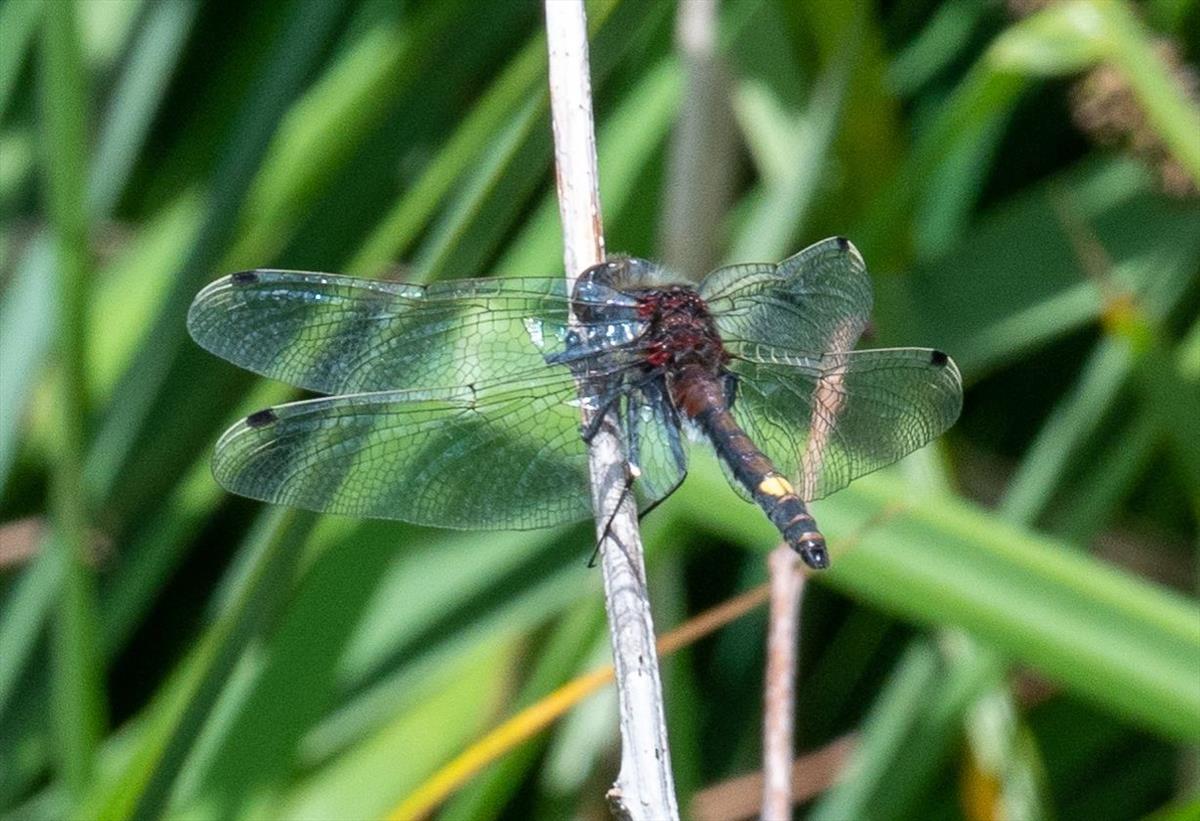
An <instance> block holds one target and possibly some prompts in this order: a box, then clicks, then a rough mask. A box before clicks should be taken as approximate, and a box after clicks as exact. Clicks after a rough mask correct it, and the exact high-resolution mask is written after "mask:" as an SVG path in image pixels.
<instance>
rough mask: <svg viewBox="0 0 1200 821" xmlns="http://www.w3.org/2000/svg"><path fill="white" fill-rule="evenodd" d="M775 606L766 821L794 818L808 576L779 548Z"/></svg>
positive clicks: (773, 573) (774, 557) (768, 686)
mask: <svg viewBox="0 0 1200 821" xmlns="http://www.w3.org/2000/svg"><path fill="white" fill-rule="evenodd" d="M767 565H768V567H769V568H770V577H771V605H770V608H769V615H768V621H767V672H766V682H765V692H764V695H763V785H762V787H763V799H762V800H763V804H762V806H763V811H762V817H763V818H765V819H767V821H776V819H784V818H791V817H792V743H793V742H792V729H793V716H794V715H795V708H796V687H795V678H796V622H797V612H798V610H799V605H800V591H801V590H802V589H803V587H804V576H803V575H802V574H800V573H797V572H796V553H795V551H793V550H792V549H791V548H790V547H788V546H787V545H780V546H779V547H777V548H775V549H774V550H772V551H771V554H770V555H769V556H768V557H767Z"/></svg>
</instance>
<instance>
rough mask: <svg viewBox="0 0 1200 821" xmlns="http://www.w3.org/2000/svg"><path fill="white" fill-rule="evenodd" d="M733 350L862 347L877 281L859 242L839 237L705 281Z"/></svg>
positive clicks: (705, 290)
mask: <svg viewBox="0 0 1200 821" xmlns="http://www.w3.org/2000/svg"><path fill="white" fill-rule="evenodd" d="M700 295H701V296H702V297H703V298H704V300H705V302H706V303H707V304H708V307H709V309H710V310H711V311H712V312H713V314H714V316H715V317H716V322H717V329H718V331H719V332H720V334H721V338H722V340H723V341H724V343H725V347H726V349H727V350H728V351H729V352H730V353H731V354H733V355H735V356H738V355H741V354H742V353H743V352H745V351H746V350H748V349H750V348H752V347H753V346H754V345H756V344H765V345H778V346H781V347H786V348H791V349H794V350H802V351H808V352H811V353H814V354H820V353H824V352H825V351H834V350H837V351H845V350H850V349H851V348H853V347H854V343H855V342H856V341H857V339H858V337H859V336H860V335H861V334H862V331H863V329H864V328H865V327H866V325H867V322H868V320H869V319H870V316H871V281H870V278H869V277H868V276H867V270H866V265H865V264H864V263H863V259H862V256H861V255H860V254H859V253H858V250H857V249H856V248H855V247H854V245H853V244H852V243H851V242H850V241H849V240H846V239H844V238H842V237H833V238H831V239H826V240H822V241H821V242H818V243H816V244H814V245H810V246H809V247H808V248H805V249H804V250H803V251H801V252H800V253H798V254H795V255H794V256H791V257H789V258H787V259H785V260H784V261H783V262H780V263H779V264H778V265H767V264H752V265H731V266H729V267H727V268H719V269H717V270H716V271H713V272H712V273H711V274H709V275H708V276H707V277H705V278H704V281H703V282H701V283H700Z"/></svg>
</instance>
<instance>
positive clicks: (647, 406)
mask: <svg viewBox="0 0 1200 821" xmlns="http://www.w3.org/2000/svg"><path fill="white" fill-rule="evenodd" d="M621 421H622V423H623V430H624V431H625V442H626V445H625V451H626V455H627V457H628V460H629V464H630V465H632V466H633V468H634V469H635V471H636V475H637V478H636V480H635V481H634V485H633V487H634V493H635V494H636V496H637V499H638V507H639V508H640V509H642V510H646V509H648V508H650V507H652V506H653V505H654V504H655V503H657V502H658V501H659V500H661V499H665V498H666V497H667V496H670V495H671V493H672V492H674V490H675V489H676V488H677V487H679V485H680V483H681V482H683V478H684V476H686V475H687V446H686V444H685V442H684V440H683V436H682V435H681V430H680V421H679V417H678V414H677V412H676V410H675V406H674V405H673V404H672V403H671V401H670V399H669V398H668V396H667V390H666V386H665V384H664V383H663V382H662V380H661V379H659V380H654V381H652V382H649V383H647V384H643V385H639V386H636V387H633V388H631V389H630V390H629V391H628V392H627V393H626V395H625V402H624V404H623V405H622V407H621Z"/></svg>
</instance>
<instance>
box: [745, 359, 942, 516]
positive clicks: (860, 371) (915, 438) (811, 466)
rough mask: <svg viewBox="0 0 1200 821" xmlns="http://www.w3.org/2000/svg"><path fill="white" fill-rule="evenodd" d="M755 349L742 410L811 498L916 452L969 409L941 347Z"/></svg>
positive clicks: (750, 428) (749, 427) (752, 431)
mask: <svg viewBox="0 0 1200 821" xmlns="http://www.w3.org/2000/svg"><path fill="white" fill-rule="evenodd" d="M745 353H746V355H745V356H744V357H743V358H742V359H739V360H737V361H735V362H734V363H732V366H731V367H732V370H733V371H734V372H735V373H737V375H738V377H739V379H738V393H737V399H736V400H735V402H734V406H733V413H734V416H735V418H737V420H738V422H739V424H741V426H742V427H743V429H744V430H745V431H746V432H747V433H748V434H749V435H750V436H751V438H752V439H753V440H754V441H755V442H756V443H757V444H758V446H759V447H760V448H761V449H762V450H763V452H764V453H766V454H767V456H769V457H770V458H771V460H772V461H774V462H775V464H776V466H777V467H778V468H779V469H780V470H781V471H783V472H785V473H787V474H788V475H789V476H791V477H792V478H793V479H794V480H795V482H796V488H797V492H798V493H799V494H800V495H801V497H802V498H805V499H820V498H822V497H824V496H828V495H829V494H830V493H833V492H834V491H835V490H839V489H841V488H843V487H845V486H846V485H847V484H849V483H850V481H851V480H853V479H856V478H857V477H859V476H862V475H864V474H867V473H870V472H871V471H874V470H878V469H879V468H881V467H884V466H885V465H889V464H891V463H893V462H895V461H897V460H898V459H900V458H901V457H903V456H905V455H907V454H909V453H911V452H913V451H914V450H916V449H917V448H919V447H921V446H922V445H924V444H926V443H927V442H929V441H930V440H932V439H934V438H935V437H937V436H938V435H940V434H941V433H942V432H943V431H945V430H946V429H947V428H949V427H950V425H951V424H953V423H954V420H955V419H957V418H958V414H959V411H960V410H961V409H962V378H961V376H960V375H959V372H958V367H957V366H956V365H955V364H954V361H953V360H951V359H950V358H949V357H948V356H946V355H945V354H944V353H942V352H940V351H934V350H930V349H927V348H892V349H883V350H864V351H853V352H837V353H828V354H824V355H821V356H815V355H811V354H807V353H804V352H802V351H795V350H791V349H786V348H777V347H772V346H766V345H759V346H755V347H753V348H748V349H747V351H746V352H745Z"/></svg>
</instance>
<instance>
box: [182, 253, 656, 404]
mask: <svg viewBox="0 0 1200 821" xmlns="http://www.w3.org/2000/svg"><path fill="white" fill-rule="evenodd" d="M602 296H603V297H604V298H605V300H606V304H609V305H611V304H618V305H619V304H626V303H628V304H629V305H633V304H635V302H634V300H633V298H632V297H628V296H626V295H624V294H621V293H619V292H616V291H612V292H606V293H605V294H603V295H602ZM569 304H570V301H569V300H568V298H567V293H566V284H565V281H564V280H563V279H562V278H561V277H546V278H523V279H518V278H511V279H510V278H495V279H466V280H453V281H447V282H438V283H434V284H430V285H411V284H405V283H396V282H376V281H372V280H365V279H359V278H356V277H347V276H338V275H334V274H315V273H303V272H296V271H273V270H259V271H250V272H245V273H241V274H234V275H233V276H228V277H224V278H222V279H219V280H217V281H216V282H214V283H212V284H211V285H209V286H208V287H207V288H205V289H204V290H203V291H201V292H200V293H199V294H198V295H197V296H196V299H195V302H193V304H192V307H191V310H190V311H189V312H188V329H189V330H190V331H191V334H192V337H193V338H194V339H195V340H196V341H197V342H198V343H199V344H200V345H202V346H203V347H205V348H207V349H208V350H209V351H212V352H213V353H215V354H217V355H218V356H220V357H223V358H225V359H227V360H229V361H230V362H233V363H234V364H236V365H239V366H241V367H243V368H246V369H247V370H251V371H254V372H255V373H259V374H262V375H264V376H269V377H272V378H275V379H279V380H281V381H283V382H288V383H290V384H292V385H296V386H298V387H302V388H307V389H309V390H313V391H318V392H321V393H356V392H371V391H385V390H402V389H414V388H431V387H453V386H455V385H467V384H470V383H472V382H477V381H481V380H493V379H497V378H502V377H505V376H511V375H514V374H520V373H525V372H531V371H536V370H537V369H539V368H542V367H544V364H545V361H544V357H545V356H546V355H553V354H554V353H555V352H558V351H561V350H562V349H563V341H564V340H565V338H566V333H567V331H566V323H567V316H568V307H569ZM608 324H609V325H612V324H613V323H608ZM638 330H639V329H638V328H637V326H636V323H629V327H625V326H622V327H620V328H613V329H610V330H609V331H608V334H607V337H608V339H609V341H610V344H611V340H612V338H613V337H614V336H616V337H618V338H622V339H625V338H632V337H634V336H636V333H637V332H638ZM622 333H624V336H622Z"/></svg>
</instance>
